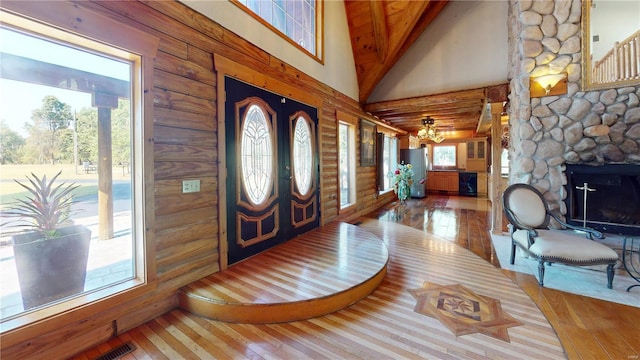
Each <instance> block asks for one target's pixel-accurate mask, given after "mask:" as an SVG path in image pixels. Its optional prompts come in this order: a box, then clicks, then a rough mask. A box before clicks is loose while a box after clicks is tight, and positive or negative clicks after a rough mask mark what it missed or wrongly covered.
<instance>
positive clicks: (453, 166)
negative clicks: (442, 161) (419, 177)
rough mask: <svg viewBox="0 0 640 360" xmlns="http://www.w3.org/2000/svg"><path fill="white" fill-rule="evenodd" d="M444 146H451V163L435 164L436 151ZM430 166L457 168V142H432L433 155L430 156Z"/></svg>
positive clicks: (447, 168) (434, 167)
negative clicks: (452, 158) (452, 159)
mask: <svg viewBox="0 0 640 360" xmlns="http://www.w3.org/2000/svg"><path fill="white" fill-rule="evenodd" d="M444 147H452V148H453V157H454V161H453V165H437V164H436V152H437V149H438V148H444ZM432 164H433V165H432V168H433V169H434V170H454V169H457V168H458V166H457V164H458V146H457V144H434V145H433V157H432Z"/></svg>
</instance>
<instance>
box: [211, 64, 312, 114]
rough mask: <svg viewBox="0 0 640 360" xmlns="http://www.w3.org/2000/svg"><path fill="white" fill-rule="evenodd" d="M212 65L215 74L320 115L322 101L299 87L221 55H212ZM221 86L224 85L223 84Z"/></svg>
mask: <svg viewBox="0 0 640 360" xmlns="http://www.w3.org/2000/svg"><path fill="white" fill-rule="evenodd" d="M213 63H214V68H215V70H216V71H217V72H221V73H223V74H224V75H226V76H229V77H233V78H235V79H238V80H240V81H244V82H246V83H249V84H252V85H254V86H256V87H259V88H262V89H265V90H267V91H271V92H273V93H276V94H279V95H282V96H284V97H288V98H290V99H293V100H295V101H298V102H301V103H303V104H307V105H311V106H313V107H315V108H317V109H318V114H320V110H321V107H322V99H320V98H318V97H317V96H314V94H311V93H305V92H302V91H301V90H300V88H299V87H296V86H293V85H289V84H287V83H285V82H284V81H280V80H278V79H274V78H272V77H270V76H268V75H265V74H264V73H261V72H259V71H257V70H255V69H252V68H250V67H247V66H245V65H242V64H240V63H237V62H235V61H233V60H230V59H228V58H226V57H224V56H222V55H218V54H213ZM218 84H220V83H218ZM222 84H224V82H223V83H222ZM223 105H224V104H223ZM318 116H320V115H318Z"/></svg>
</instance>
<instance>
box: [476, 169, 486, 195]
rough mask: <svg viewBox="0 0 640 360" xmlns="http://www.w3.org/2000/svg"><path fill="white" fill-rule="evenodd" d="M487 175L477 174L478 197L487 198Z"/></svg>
mask: <svg viewBox="0 0 640 360" xmlns="http://www.w3.org/2000/svg"><path fill="white" fill-rule="evenodd" d="M487 175H488V174H487V173H486V172H484V173H478V196H487V193H488V184H487V182H488V176H487Z"/></svg>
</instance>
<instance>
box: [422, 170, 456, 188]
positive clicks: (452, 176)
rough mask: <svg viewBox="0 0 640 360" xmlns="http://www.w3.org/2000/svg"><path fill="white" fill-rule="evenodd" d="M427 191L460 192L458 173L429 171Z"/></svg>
mask: <svg viewBox="0 0 640 360" xmlns="http://www.w3.org/2000/svg"><path fill="white" fill-rule="evenodd" d="M427 191H447V192H455V193H457V192H458V172H457V171H429V175H428V177H427Z"/></svg>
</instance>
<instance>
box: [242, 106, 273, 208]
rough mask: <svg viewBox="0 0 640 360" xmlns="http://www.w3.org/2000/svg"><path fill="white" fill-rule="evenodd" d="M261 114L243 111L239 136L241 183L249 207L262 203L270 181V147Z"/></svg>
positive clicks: (257, 109)
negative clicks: (249, 204) (244, 113)
mask: <svg viewBox="0 0 640 360" xmlns="http://www.w3.org/2000/svg"><path fill="white" fill-rule="evenodd" d="M271 136H272V134H271V127H270V126H269V124H268V123H267V117H266V115H265V111H264V110H263V109H262V108H260V107H259V106H258V105H251V106H250V107H249V109H248V110H247V112H246V115H245V118H244V121H243V126H242V135H241V142H240V146H241V160H240V161H242V183H243V185H244V190H245V192H246V194H247V198H248V199H249V201H250V202H251V203H252V204H253V205H260V204H262V203H263V202H264V201H265V199H266V198H267V195H268V194H269V189H270V188H271V182H272V181H273V144H272V143H271Z"/></svg>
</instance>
